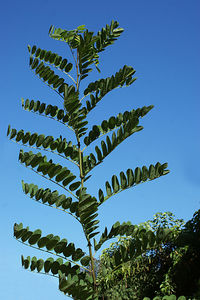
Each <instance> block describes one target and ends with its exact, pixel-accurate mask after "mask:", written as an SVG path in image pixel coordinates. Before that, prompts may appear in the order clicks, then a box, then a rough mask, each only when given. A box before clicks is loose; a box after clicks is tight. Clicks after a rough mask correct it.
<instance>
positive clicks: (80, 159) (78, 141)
mask: <svg viewBox="0 0 200 300" xmlns="http://www.w3.org/2000/svg"><path fill="white" fill-rule="evenodd" d="M76 72H77V80H76V90H77V92H78V90H79V76H80V74H79V53H78V48H77V61H76ZM76 138H77V143H78V153H79V170H80V179H81V188H83V187H84V173H83V158H82V151H81V143H80V138H79V136H78V135H77V136H76ZM83 230H84V228H83ZM84 232H85V231H84ZM86 239H87V241H88V247H89V255H90V261H91V268H92V272H91V273H92V278H93V282H94V290H95V291H96V276H95V267H94V258H93V255H92V245H91V242H90V239H89V237H88V236H86Z"/></svg>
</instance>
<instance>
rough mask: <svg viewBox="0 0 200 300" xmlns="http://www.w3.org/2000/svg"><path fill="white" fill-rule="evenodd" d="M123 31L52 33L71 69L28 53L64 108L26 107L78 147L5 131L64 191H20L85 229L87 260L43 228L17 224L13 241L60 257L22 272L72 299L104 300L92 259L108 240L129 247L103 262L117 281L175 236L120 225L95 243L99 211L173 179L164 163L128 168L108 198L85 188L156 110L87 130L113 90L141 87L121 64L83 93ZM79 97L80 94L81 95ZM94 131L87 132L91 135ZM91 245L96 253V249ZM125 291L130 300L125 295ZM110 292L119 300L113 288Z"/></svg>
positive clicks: (114, 26) (108, 187) (27, 160)
mask: <svg viewBox="0 0 200 300" xmlns="http://www.w3.org/2000/svg"><path fill="white" fill-rule="evenodd" d="M122 32H123V29H122V28H120V27H119V24H118V22H116V21H112V22H111V24H110V25H106V26H105V27H103V28H102V29H101V30H100V31H99V32H98V33H97V34H96V35H95V34H94V32H91V31H88V29H86V27H85V26H84V25H81V26H79V27H77V28H76V29H74V30H63V29H61V28H55V27H54V26H51V27H50V30H49V36H50V37H51V38H53V39H55V40H59V41H62V42H64V43H65V44H67V45H68V46H69V49H70V51H71V53H72V57H73V59H74V63H73V64H72V63H71V61H69V59H68V58H63V57H61V56H60V55H59V54H57V53H54V52H51V51H47V50H45V49H41V48H39V47H38V46H36V45H34V46H28V51H29V55H30V62H29V66H30V69H31V70H32V71H33V73H34V74H35V75H36V76H37V77H38V78H39V79H41V80H42V81H43V82H44V83H45V84H47V85H48V86H49V87H50V88H51V89H53V90H54V91H55V92H56V93H57V94H58V95H59V96H60V97H61V99H62V107H58V106H56V105H53V104H47V103H44V102H42V101H39V100H29V99H26V100H24V99H23V98H22V108H23V109H24V110H25V111H28V112H32V113H35V114H38V115H39V116H44V117H47V118H50V119H52V120H53V121H56V122H59V123H60V124H62V125H63V126H65V128H66V129H67V130H68V129H69V130H71V131H72V133H73V134H74V137H75V139H74V140H75V141H76V142H75V143H72V142H71V141H68V140H67V139H66V138H65V137H64V138H63V137H62V136H61V135H60V137H56V138H55V137H53V136H46V135H45V134H43V133H37V132H29V131H28V132H25V131H24V130H23V129H21V130H18V129H15V128H11V127H10V126H9V127H8V131H7V135H8V137H9V139H10V140H12V141H14V142H16V143H18V144H20V145H21V146H22V147H24V146H26V147H30V148H32V149H36V150H39V151H41V152H32V151H29V152H25V151H24V148H23V149H21V150H20V153H19V162H20V163H21V164H22V165H24V166H25V167H27V168H29V169H31V170H32V171H33V172H35V173H37V174H38V175H40V176H41V177H43V178H45V179H46V180H48V181H51V183H54V184H56V185H57V186H59V188H62V189H63V190H64V194H60V193H59V192H58V191H57V190H51V189H50V188H48V187H47V188H42V187H38V186H37V185H36V184H34V183H26V182H24V181H22V189H23V192H24V193H25V194H26V195H28V196H29V197H30V198H31V199H33V200H35V201H37V202H40V203H41V204H44V205H48V206H50V207H52V208H56V209H60V210H63V211H64V212H65V213H67V214H70V215H71V216H72V217H73V218H74V219H75V220H76V221H78V222H79V223H80V225H81V226H82V229H83V233H84V236H85V238H86V241H87V246H88V253H85V252H84V251H83V250H82V249H81V248H77V247H75V245H74V243H73V242H70V243H68V241H67V239H66V238H63V239H61V238H60V237H59V236H57V235H56V236H55V235H53V234H48V235H47V236H42V231H41V230H40V229H36V230H34V231H31V230H29V227H26V228H25V227H24V226H23V224H22V223H20V224H15V225H14V237H15V238H16V239H17V240H18V241H19V242H21V243H24V244H26V245H28V246H30V247H32V248H36V249H38V250H42V251H43V252H46V253H48V254H49V253H51V254H52V255H54V256H57V258H56V259H54V258H52V257H48V258H39V259H38V258H37V257H35V256H34V257H32V258H31V257H30V256H28V257H26V258H24V256H22V266H23V267H24V268H25V269H29V270H30V271H32V272H38V273H44V274H46V275H51V276H54V277H57V278H58V282H59V289H60V291H61V292H63V293H64V294H67V295H69V296H71V297H72V298H74V299H82V300H86V299H88V300H89V299H96V300H97V299H100V298H101V292H102V290H101V288H100V287H101V284H102V281H101V280H99V275H98V276H97V273H98V272H97V269H96V267H95V266H96V265H97V261H96V260H95V258H94V255H93V252H94V251H97V250H99V249H100V248H101V246H102V245H103V244H104V243H105V242H106V241H108V240H109V239H111V238H116V237H121V238H123V237H124V238H127V239H128V248H127V247H126V246H125V245H124V244H123V243H121V244H119V245H118V247H116V248H115V249H114V250H113V256H112V265H107V263H108V262H106V261H105V264H104V265H103V266H102V267H101V268H100V272H99V274H101V272H103V274H104V275H105V276H107V273H108V271H109V270H112V272H111V273H109V276H111V277H112V276H115V274H116V272H117V273H118V272H120V270H122V269H123V268H124V266H125V265H128V264H130V262H132V261H133V260H136V261H138V260H139V259H141V257H142V256H143V255H144V254H145V253H146V252H148V251H151V250H152V249H158V247H161V246H162V245H163V243H168V241H169V240H170V239H171V235H172V230H171V229H169V228H163V227H160V228H157V230H154V228H153V229H152V228H144V227H143V226H136V225H132V224H131V223H130V222H126V223H125V222H124V223H122V224H120V223H119V222H116V223H115V224H114V225H113V226H112V227H111V229H110V231H108V229H107V227H106V228H105V230H104V232H103V233H102V234H101V235H100V236H99V237H98V239H97V240H98V241H96V239H94V237H96V235H97V234H99V220H98V209H99V206H100V205H102V204H103V203H104V202H105V201H106V200H107V199H108V198H110V197H111V196H113V195H115V194H117V193H119V192H121V191H124V190H126V189H128V188H131V187H134V186H136V185H137V184H140V183H143V182H146V181H149V180H154V179H156V178H158V177H161V176H163V175H166V174H167V173H168V172H169V171H168V170H166V168H167V163H164V164H163V163H159V162H158V163H156V164H155V165H153V164H151V165H150V166H149V167H146V166H143V167H142V168H139V167H136V168H135V169H134V170H132V169H130V168H129V169H128V170H127V171H126V173H124V172H123V171H121V172H120V174H119V176H116V175H113V176H112V178H111V181H110V182H109V181H106V183H105V192H103V190H102V189H99V190H98V191H97V193H98V199H96V197H94V196H93V195H90V194H89V193H88V191H87V188H86V186H85V182H86V181H87V180H89V178H90V176H91V175H88V173H89V172H90V171H91V170H93V169H94V168H95V167H96V166H97V165H99V164H100V163H102V162H103V161H104V159H105V158H106V157H107V156H108V155H110V154H111V152H112V151H113V150H114V149H115V148H116V147H118V146H119V145H120V144H121V143H122V142H123V141H124V140H125V139H127V138H128V137H130V136H131V135H133V134H134V133H136V132H139V131H141V130H142V129H143V127H142V126H141V125H139V122H140V119H141V118H143V117H144V116H145V115H146V114H147V113H149V112H150V110H151V109H152V108H153V105H149V106H143V107H141V108H136V109H135V108H134V109H132V110H131V111H125V112H123V113H119V114H118V115H117V116H113V115H111V116H110V118H109V119H108V120H102V122H100V125H95V124H91V125H88V120H87V116H88V114H89V112H91V111H92V110H93V109H94V108H95V107H96V106H97V104H98V103H99V101H101V100H102V99H103V98H104V97H105V96H106V95H107V94H108V93H109V92H111V91H112V90H114V89H116V88H121V87H128V86H130V85H131V84H133V83H134V82H135V80H136V77H134V75H135V72H136V71H135V69H134V68H133V67H131V66H127V65H124V66H123V67H122V68H120V70H119V71H117V72H116V73H115V74H114V75H111V76H109V77H107V78H101V79H97V80H93V81H92V82H90V83H89V84H88V85H87V87H86V88H83V89H80V84H82V80H83V79H84V78H86V77H87V76H88V75H89V73H90V72H91V71H92V70H93V68H95V69H97V71H99V72H100V70H99V67H98V65H99V59H100V53H101V52H103V51H104V50H105V49H106V47H108V46H110V45H112V44H113V43H114V42H115V41H116V40H117V38H118V37H120V35H121V34H122ZM56 72H62V76H64V77H65V78H63V77H60V76H59V75H57V73H56ZM81 90H83V94H82V95H81ZM85 98H86V99H85ZM84 99H85V100H84ZM57 124H58V123H57ZM89 126H90V128H91V129H90V130H88V127H89ZM104 135H106V136H105V138H104V139H101V142H99V138H101V137H102V136H104ZM92 143H96V145H95V152H94V153H92V152H89V155H84V150H85V149H86V148H88V147H90V145H91V144H92ZM82 145H83V148H82ZM43 152H46V153H48V152H50V153H53V154H55V155H58V156H59V157H62V159H63V163H57V162H56V158H55V161H53V160H52V159H51V158H48V157H47V156H46V155H44V154H43ZM68 161H70V162H71V163H73V164H74V165H75V167H76V168H77V169H78V172H79V174H80V175H79V178H77V175H75V174H76V173H75V174H74V171H73V172H72V171H71V170H70V167H68ZM66 163H67V166H66ZM104 194H105V196H104ZM149 226H150V225H149ZM92 238H93V242H94V247H92V243H91V239H92ZM109 272H110V271H109ZM106 278H107V277H106ZM109 280H110V279H108V281H109ZM121 291H122V294H123V295H125V291H124V290H123V288H122V289H121ZM112 292H113V295H115V291H114V289H112ZM132 292H133V291H131V290H129V299H132ZM108 293H109V290H108ZM112 297H114V296H112ZM123 297H124V296H122V298H123ZM118 299H120V298H118ZM123 299H125V298H123Z"/></svg>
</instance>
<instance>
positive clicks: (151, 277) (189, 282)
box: [98, 211, 200, 299]
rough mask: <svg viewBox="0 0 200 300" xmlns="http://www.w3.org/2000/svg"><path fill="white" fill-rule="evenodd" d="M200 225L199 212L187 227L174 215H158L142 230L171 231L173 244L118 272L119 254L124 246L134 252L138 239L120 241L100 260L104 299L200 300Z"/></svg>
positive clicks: (99, 274)
mask: <svg viewBox="0 0 200 300" xmlns="http://www.w3.org/2000/svg"><path fill="white" fill-rule="evenodd" d="M199 223H200V212H199V211H197V212H195V214H194V216H193V218H192V219H191V220H189V221H188V222H187V223H186V224H184V222H183V220H182V219H175V218H174V215H173V214H172V213H170V212H166V213H157V214H156V215H155V216H154V219H153V220H150V221H147V222H145V223H142V224H139V225H138V227H140V228H145V229H150V230H153V231H154V232H157V231H158V230H159V229H160V228H162V229H165V228H168V229H170V230H171V233H172V234H171V235H170V240H168V241H167V242H165V243H163V244H162V245H159V247H155V248H154V249H150V250H147V251H146V253H142V254H141V255H140V256H138V257H137V258H136V259H134V260H132V261H129V262H128V263H125V264H123V265H121V266H120V268H116V267H115V261H114V255H115V252H116V251H118V249H119V248H120V247H122V246H123V247H125V248H126V250H127V251H130V243H131V242H132V239H134V236H130V237H125V238H124V237H119V238H118V241H117V242H114V243H112V244H111V245H110V247H109V248H107V249H104V250H103V253H102V255H101V257H100V261H99V271H98V276H99V282H100V286H101V296H102V299H113V298H112V297H113V295H114V299H143V298H144V297H149V298H151V299H152V298H153V297H156V296H157V298H155V299H162V298H163V297H164V296H165V295H169V296H170V295H171V296H172V297H173V298H172V299H176V298H175V296H174V295H176V296H177V297H181V296H182V295H185V296H187V297H188V298H187V299H191V297H194V299H199V296H200V284H199V283H200V272H199V261H200V254H199V246H200V244H199V241H200V236H199V228H200V226H199V225H200V224H199ZM149 298H148V299H149ZM164 299H168V298H166V296H165V298H164ZM184 299H186V298H184Z"/></svg>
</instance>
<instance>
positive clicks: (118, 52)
mask: <svg viewBox="0 0 200 300" xmlns="http://www.w3.org/2000/svg"><path fill="white" fill-rule="evenodd" d="M199 11H200V2H199V1H198V0H192V1H185V0H166V1H159V0H153V1H148V0H146V1H144V0H142V1H135V0H132V1H129V0H128V1H124V2H117V1H113V0H111V1H105V0H102V1H99V2H94V1H79V0H78V1H76V2H75V1H74V2H72V1H63V0H58V1H56V2H55V1H52V0H48V1H47V0H46V1H38V0H35V1H34V2H33V1H10V0H8V1H4V3H2V5H1V18H0V23H1V41H2V43H1V49H0V51H1V119H0V122H1V130H0V140H1V202H0V208H1V210H0V211H1V218H0V220H1V221H0V223H1V226H0V232H1V250H0V251H1V255H0V267H1V275H0V282H1V288H0V299H6V300H27V299H29V300H40V299H43V300H46V299H48V300H54V299H57V300H61V299H66V298H67V297H65V296H64V295H62V294H61V293H60V292H59V291H58V289H57V281H56V279H54V278H50V277H48V276H46V277H44V276H42V275H37V274H32V273H30V272H28V271H25V270H23V269H22V268H21V263H20V255H21V254H24V255H25V256H27V255H30V256H34V255H36V256H37V257H38V258H39V257H48V256H44V255H42V253H40V252H39V251H33V249H31V248H28V247H26V246H23V245H22V244H20V243H17V242H16V241H15V240H14V239H13V238H12V226H13V224H14V223H15V222H23V224H24V225H25V226H28V225H29V226H30V228H31V229H33V230H35V229H37V228H41V229H42V230H43V232H44V234H48V233H54V234H58V235H60V236H61V237H66V238H67V239H68V240H69V241H74V242H75V244H76V245H77V247H79V246H81V247H83V248H84V249H86V248H85V241H84V239H83V238H82V237H80V234H81V230H80V227H79V226H78V225H77V224H76V223H74V221H73V220H72V219H71V218H70V216H69V217H68V216H67V217H66V216H65V215H64V214H63V213H62V212H59V211H57V210H54V209H52V208H48V207H45V206H43V205H40V204H38V203H36V202H34V201H32V200H30V199H29V198H28V197H26V196H25V195H24V194H23V192H22V189H21V183H20V182H21V179H24V180H25V181H27V182H34V183H36V184H38V185H40V186H44V187H45V186H46V185H45V184H47V186H48V185H49V183H48V182H47V183H46V182H45V181H44V180H42V179H41V178H40V177H39V176H37V175H35V174H34V173H32V172H31V171H29V170H26V169H25V168H24V167H23V166H21V165H20V164H19V163H18V162H17V160H18V152H19V149H20V147H19V146H18V145H16V144H14V143H12V142H9V140H8V139H7V138H6V130H7V126H8V124H11V126H12V127H14V128H16V129H18V130H20V129H22V128H23V129H24V130H27V131H28V130H30V131H32V132H39V133H44V134H47V135H54V136H55V137H56V136H59V134H60V132H62V134H63V136H66V138H67V139H68V138H71V136H70V135H69V134H68V132H67V131H64V129H63V128H62V127H60V126H59V125H57V123H55V122H53V121H51V120H48V119H46V118H43V117H40V116H37V115H34V114H31V113H28V112H25V111H23V110H22V108H21V104H20V98H21V97H24V98H29V99H35V100H41V101H44V102H46V103H54V104H55V105H58V106H60V107H61V108H62V102H61V101H60V99H59V97H58V96H57V95H56V94H55V93H53V91H52V90H50V89H49V88H48V87H47V86H46V85H44V84H43V83H42V82H41V81H40V80H39V79H38V78H37V77H36V76H35V75H34V74H33V73H32V72H31V71H30V70H29V67H28V51H27V44H31V45H33V44H36V45H37V46H39V47H41V48H44V49H48V50H52V51H55V52H57V53H60V54H61V55H63V56H66V58H68V59H69V60H71V57H70V53H69V51H68V49H67V48H66V46H65V44H64V43H61V42H56V41H54V40H51V39H50V38H49V37H48V29H49V27H50V25H51V24H54V25H55V26H57V27H61V28H65V29H74V28H76V27H77V26H79V25H82V24H85V25H86V27H87V28H88V29H89V30H92V31H94V32H97V31H98V30H99V29H101V28H102V27H103V26H105V25H106V24H107V23H109V24H110V22H111V20H112V19H114V20H117V21H118V22H119V23H120V26H121V27H123V28H124V29H125V32H124V33H123V35H122V36H121V37H120V39H119V40H118V41H117V42H116V43H115V44H114V45H113V46H112V47H109V48H107V50H106V51H105V52H104V53H102V54H101V60H100V69H101V71H102V73H101V74H100V76H99V75H98V74H97V73H95V72H93V73H91V77H90V78H91V81H94V80H96V79H98V78H100V77H107V76H110V75H112V74H113V73H115V72H116V71H118V70H119V69H120V68H121V67H122V66H123V65H124V64H127V65H131V66H133V67H134V68H135V69H136V71H137V73H136V75H137V77H138V80H137V81H136V82H135V83H134V84H133V85H132V86H131V87H129V88H127V89H121V90H119V89H117V90H115V91H113V92H112V93H110V94H109V95H107V96H106V97H105V99H104V100H102V101H101V103H99V104H98V106H97V108H96V109H95V110H93V112H91V114H90V119H89V121H90V124H91V125H93V124H98V123H100V121H101V120H103V119H107V118H108V117H109V116H110V115H115V114H117V113H119V112H121V111H125V110H130V109H133V108H138V107H142V106H144V105H146V106H148V105H150V104H153V105H155V108H154V109H153V110H152V111H151V112H150V113H149V114H148V115H147V116H146V117H145V118H144V119H143V120H142V121H141V125H143V126H144V130H143V131H141V132H140V133H138V134H135V136H134V135H133V136H132V137H130V138H129V139H127V140H126V141H125V142H124V143H123V144H122V145H120V146H119V147H118V149H116V150H115V151H114V152H113V154H112V155H111V156H110V157H108V158H107V159H106V160H105V162H104V163H103V164H102V165H100V166H99V167H97V168H96V169H95V170H94V171H93V177H92V178H91V180H90V182H88V189H89V191H90V192H91V193H92V194H94V195H96V192H97V190H98V188H99V187H104V182H105V181H106V180H109V179H111V176H112V175H113V174H119V172H120V171H121V170H124V171H126V170H127V169H128V168H129V167H130V168H133V169H134V168H135V167H137V166H142V165H150V164H151V163H153V164H154V163H156V162H157V161H160V162H163V163H164V162H168V163H169V169H170V170H171V173H170V174H169V175H167V176H164V177H161V178H160V179H158V180H155V181H152V182H149V183H144V184H141V185H139V186H137V187H135V188H133V189H130V190H128V191H125V192H123V193H121V194H119V195H118V196H115V197H113V198H111V199H109V201H107V203H105V204H104V205H102V207H101V209H100V213H99V215H100V221H101V228H102V229H103V227H104V225H105V224H106V225H108V227H110V226H111V225H112V224H113V223H114V222H116V221H117V220H119V221H121V222H122V221H128V220H130V221H131V222H132V223H135V224H137V223H140V222H143V221H146V220H148V219H151V218H152V217H153V215H154V214H155V213H156V212H159V211H162V212H164V211H172V212H173V213H174V214H175V215H176V216H177V217H178V218H184V219H185V220H188V219H190V218H191V217H192V215H193V213H194V211H195V210H197V209H199V206H200V197H199V194H200V185H199V182H200V173H199V168H200V160H199V150H200V141H199V128H200V126H199V123H200V122H199V113H200V105H199V94H200V93H199V82H200V76H199V70H200V57H199V53H200V39H199V28H200V18H199ZM91 149H93V148H91ZM54 159H56V158H54ZM55 189H56V187H55Z"/></svg>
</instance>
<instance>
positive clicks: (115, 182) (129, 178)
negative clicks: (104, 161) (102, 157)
mask: <svg viewBox="0 0 200 300" xmlns="http://www.w3.org/2000/svg"><path fill="white" fill-rule="evenodd" d="M166 168H167V164H166V163H164V164H162V165H161V164H160V163H159V162H158V163H157V164H156V165H155V166H153V165H150V166H149V168H147V167H146V166H143V167H142V169H140V168H138V167H137V168H136V169H135V170H134V171H133V170H131V169H128V170H127V171H126V175H125V173H124V172H120V180H119V179H118V178H117V176H116V175H113V176H112V180H111V181H112V187H111V185H110V184H109V182H108V181H106V183H105V187H106V193H107V196H104V193H103V191H102V190H101V189H99V205H101V204H102V203H103V202H104V201H106V200H107V199H108V198H110V197H111V196H113V195H114V194H116V193H118V192H119V191H122V190H125V189H128V188H130V187H132V186H136V185H137V184H139V183H142V182H145V181H147V180H154V179H156V178H158V177H160V176H163V175H166V174H168V173H169V170H166ZM119 182H120V183H119Z"/></svg>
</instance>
